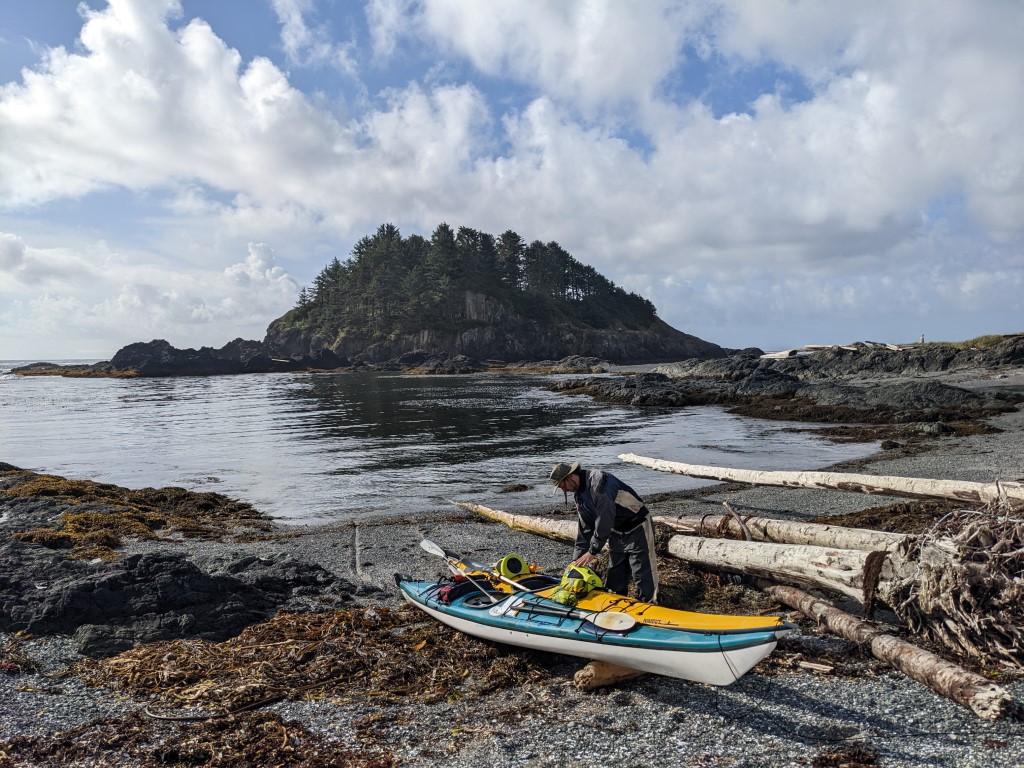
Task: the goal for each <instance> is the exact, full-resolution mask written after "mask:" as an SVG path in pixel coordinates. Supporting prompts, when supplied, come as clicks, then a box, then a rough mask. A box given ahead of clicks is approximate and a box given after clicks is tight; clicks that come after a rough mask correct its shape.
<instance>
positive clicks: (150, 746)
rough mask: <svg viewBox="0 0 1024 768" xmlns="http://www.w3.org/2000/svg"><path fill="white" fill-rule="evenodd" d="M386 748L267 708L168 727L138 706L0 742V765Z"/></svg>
mask: <svg viewBox="0 0 1024 768" xmlns="http://www.w3.org/2000/svg"><path fill="white" fill-rule="evenodd" d="M396 764H397V761H396V760H395V758H394V756H393V755H392V753H391V752H390V750H388V749H386V748H379V747H378V748H372V749H370V748H365V747H356V748H350V747H349V746H348V745H339V744H338V743H336V742H332V741H330V740H328V739H326V738H324V737H323V736H320V735H318V734H315V733H313V732H311V731H310V730H308V729H307V728H306V727H305V726H303V725H302V724H301V723H297V722H293V721H288V720H284V719H282V718H281V717H279V716H278V715H276V714H273V713H269V712H249V713H245V714H243V715H238V716H235V717H229V718H225V719H223V720H214V721H210V722H205V723H201V724H197V725H191V726H187V727H184V726H168V725H166V724H162V723H159V722H158V721H155V720H152V719H150V718H147V717H145V716H144V715H142V714H139V713H134V714H130V715H126V716H125V717H119V718H114V719H109V720H96V721H93V722H91V723H88V724H86V725H83V726H80V727H78V728H74V729H72V730H70V731H67V732H64V733H59V734H55V735H52V736H48V737H45V738H39V739H32V738H28V737H24V736H18V737H15V738H13V739H11V740H10V741H9V742H6V743H0V768H22V767H25V768H27V767H28V766H33V767H34V768H40V766H62V767H63V766H79V767H80V768H86V767H89V768H107V767H108V766H109V767H110V768H113V767H114V766H129V765H130V766H133V768H187V767H189V766H216V768H252V767H253V766H275V768H278V767H279V768H393V767H394V766H395V765H396Z"/></svg>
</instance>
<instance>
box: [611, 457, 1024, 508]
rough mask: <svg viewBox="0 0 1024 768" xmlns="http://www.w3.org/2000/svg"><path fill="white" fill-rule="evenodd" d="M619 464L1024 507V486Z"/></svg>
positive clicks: (649, 461) (642, 461)
mask: <svg viewBox="0 0 1024 768" xmlns="http://www.w3.org/2000/svg"><path fill="white" fill-rule="evenodd" d="M619 460H620V461H625V462H629V463H631V464H639V465H641V466H644V467H650V468H651V469H656V470H659V471H661V472H673V473H675V474H677V475H688V476H689V477H699V478H702V479H706V480H723V481H726V482H735V483H750V484H751V485H781V486H785V487H788V488H823V489H826V490H836V491H856V492H859V493H870V494H880V495H883V496H901V497H910V498H929V499H932V498H934V499H952V500H954V501H963V502H970V503H982V504H984V503H987V502H990V501H1000V500H1006V501H1009V502H1011V503H1014V504H1020V503H1024V483H1016V482H1006V483H1004V482H997V483H973V482H969V481H967V480H929V479H928V478H923V477H893V476H885V475H860V474H852V473H845V472H767V471H760V470H755V469H732V468H729V467H708V466H703V465H700V464H682V463H680V462H677V461H663V460H662V459H653V458H651V457H649V456H638V455H637V454H635V453H623V454H620V455H619Z"/></svg>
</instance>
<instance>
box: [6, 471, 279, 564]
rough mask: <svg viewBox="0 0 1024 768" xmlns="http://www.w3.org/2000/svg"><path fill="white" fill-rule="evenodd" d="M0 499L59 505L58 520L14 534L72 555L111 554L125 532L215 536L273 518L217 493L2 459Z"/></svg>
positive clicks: (268, 526) (264, 527)
mask: <svg viewBox="0 0 1024 768" xmlns="http://www.w3.org/2000/svg"><path fill="white" fill-rule="evenodd" d="M0 470H2V471H3V475H4V481H5V482H4V484H3V487H0V499H2V500H3V501H5V502H8V503H14V502H16V501H17V500H30V499H40V498H43V499H47V500H50V501H55V502H59V503H60V504H61V506H62V507H63V511H62V512H61V514H60V516H59V518H58V521H57V524H56V525H53V526H44V527H38V528H34V529H32V530H27V531H18V532H15V533H14V534H13V538H15V539H18V540H20V541H28V542H32V543H36V544H41V545H43V546H46V547H51V548H54V549H68V550H70V554H69V557H70V558H72V559H92V558H96V557H99V558H102V559H104V560H113V559H115V558H116V556H117V555H116V552H115V550H116V549H117V548H118V547H120V546H121V545H122V542H123V540H124V539H125V538H137V539H167V538H176V537H187V538H199V539H220V538H223V537H224V536H227V535H231V534H238V533H240V532H241V533H244V534H249V535H252V534H255V533H262V532H267V531H271V530H272V529H273V525H272V523H271V522H270V521H269V520H268V519H267V518H266V517H265V516H264V515H263V514H262V513H261V512H259V511H258V510H256V509H255V508H254V507H252V506H251V505H250V504H246V503H244V502H240V501H235V500H233V499H230V498H228V497H227V496H223V495H221V494H219V493H211V492H195V491H187V490H185V489H184V488H174V487H169V488H142V489H138V490H133V489H129V488H122V487H120V486H117V485H112V484H109V483H94V482H91V481H88V480H68V479H66V478H63V477H59V476H56V475H41V474H37V473H35V472H28V471H25V470H20V469H18V468H16V467H12V466H11V465H9V464H7V465H2V466H0Z"/></svg>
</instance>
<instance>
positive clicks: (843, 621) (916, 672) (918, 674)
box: [758, 580, 1020, 720]
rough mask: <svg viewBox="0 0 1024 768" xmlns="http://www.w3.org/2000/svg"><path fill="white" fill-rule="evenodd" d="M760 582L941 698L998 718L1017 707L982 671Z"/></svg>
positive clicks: (818, 602)
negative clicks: (975, 672)
mask: <svg viewBox="0 0 1024 768" xmlns="http://www.w3.org/2000/svg"><path fill="white" fill-rule="evenodd" d="M758 586H759V587H760V588H761V589H762V591H764V592H765V593H767V594H768V595H770V596H771V597H774V598H775V599H776V600H778V601H779V602H780V603H783V604H785V605H788V606H790V607H792V608H796V609H797V610H798V611H800V612H801V613H803V614H804V615H806V616H809V617H810V618H812V619H815V620H816V621H818V623H819V624H821V625H823V626H824V627H825V628H826V629H827V630H828V631H830V632H832V633H833V634H835V635H839V636H840V637H843V638H846V639H847V640H850V641H851V642H854V643H858V644H860V645H863V646H867V647H869V648H870V649H871V653H872V655H874V656H875V658H877V659H880V660H882V661H884V662H886V663H887V664H891V665H892V666H894V667H895V668H896V669H898V670H900V672H902V673H903V674H905V675H907V676H908V677H910V678H913V679H914V680H917V681H918V682H919V683H923V684H924V685H927V686H928V687H929V688H931V689H932V690H933V691H935V692H936V693H938V694H940V695H941V696H945V697H946V698H947V699H950V700H952V701H955V702H956V703H957V704H960V705H961V706H964V707H967V708H968V709H970V710H971V711H972V712H974V714H976V715H977V716H978V717H980V718H983V719H985V720H998V719H999V718H1002V717H1005V716H1007V715H1010V714H1015V713H1017V712H1019V709H1020V707H1019V705H1018V704H1017V702H1016V701H1015V700H1014V699H1013V697H1012V696H1011V695H1010V694H1009V693H1008V692H1007V691H1006V689H1005V688H1003V687H1001V686H999V685H996V684H995V683H993V682H992V681H990V680H988V679H987V678H984V677H982V676H981V675H977V674H974V673H973V672H970V671H968V670H966V669H964V668H963V667H961V666H959V665H957V664H953V663H952V662H949V661H946V660H945V659H943V658H941V657H939V656H936V655H935V654H934V653H931V652H929V651H926V650H924V649H922V648H918V647H917V646H915V645H911V644H910V643H908V642H906V641H904V640H900V639H899V638H898V637H894V636H893V635H890V634H888V633H886V632H885V631H884V630H882V629H881V628H879V627H877V626H875V625H873V624H869V623H867V622H866V621H861V620H860V619H858V618H856V617H854V616H851V615H850V614H848V613H845V612H844V611H841V610H839V609H838V608H836V607H835V606H833V605H831V604H830V603H828V602H827V601H825V600H820V599H818V598H816V597H812V596H811V595H809V594H807V593H806V592H803V591H802V590H799V589H796V588H795V587H787V586H782V585H780V584H773V583H771V582H768V581H764V580H762V581H760V582H759V584H758Z"/></svg>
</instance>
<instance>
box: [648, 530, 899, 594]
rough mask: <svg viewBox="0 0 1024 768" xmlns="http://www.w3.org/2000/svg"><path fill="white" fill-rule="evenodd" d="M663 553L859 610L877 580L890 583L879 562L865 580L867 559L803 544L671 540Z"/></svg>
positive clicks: (888, 567) (885, 563)
mask: <svg viewBox="0 0 1024 768" xmlns="http://www.w3.org/2000/svg"><path fill="white" fill-rule="evenodd" d="M668 552H669V554H670V555H672V556H674V557H678V558H679V559H680V560H685V561H686V562H688V563H691V564H693V565H697V566H700V567H702V568H705V569H709V570H713V571H720V572H721V571H724V572H728V573H742V574H745V575H747V576H759V577H761V578H766V579H772V580H774V581H785V582H787V583H789V584H797V585H800V586H806V587H811V588H817V589H826V590H828V591H829V592H833V593H836V594H840V595H845V596H846V597H850V598H852V599H854V600H856V601H857V602H859V603H864V604H867V603H869V602H870V597H869V596H866V595H865V587H867V588H868V589H869V590H874V589H875V587H876V585H877V583H878V581H879V580H881V581H890V580H892V578H893V576H894V575H895V573H894V566H893V563H892V562H890V561H889V560H888V558H885V557H884V556H882V562H881V563H880V569H879V570H878V572H877V578H873V577H872V576H874V574H872V576H869V577H866V576H865V574H866V573H868V568H867V566H868V558H869V556H870V555H871V553H869V552H862V551H859V550H850V549H834V548H829V547H814V546H808V545H802V544H769V543H764V542H758V541H733V540H732V539H703V538H694V537H690V536H673V537H672V538H671V539H669V542H668Z"/></svg>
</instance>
